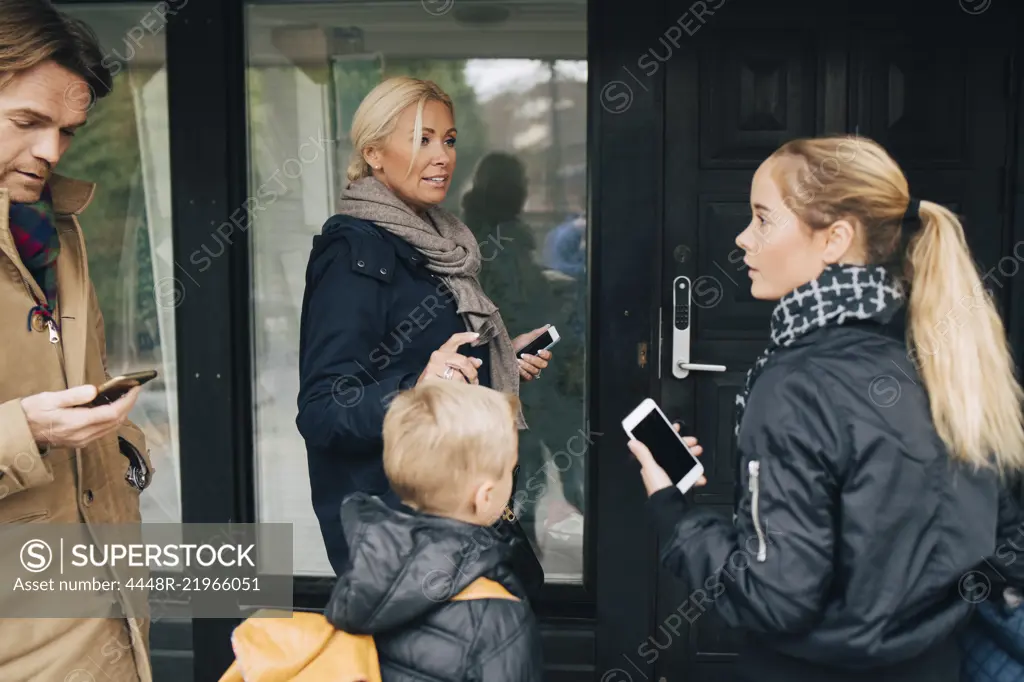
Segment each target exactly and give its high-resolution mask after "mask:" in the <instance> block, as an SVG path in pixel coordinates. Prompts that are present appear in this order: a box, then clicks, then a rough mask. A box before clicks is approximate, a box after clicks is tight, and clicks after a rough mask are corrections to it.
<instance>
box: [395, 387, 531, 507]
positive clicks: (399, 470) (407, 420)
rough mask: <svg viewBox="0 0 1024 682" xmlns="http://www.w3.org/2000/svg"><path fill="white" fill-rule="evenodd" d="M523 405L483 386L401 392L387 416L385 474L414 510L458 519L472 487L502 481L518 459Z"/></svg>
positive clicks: (508, 396) (511, 396)
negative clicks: (476, 483) (481, 480)
mask: <svg viewBox="0 0 1024 682" xmlns="http://www.w3.org/2000/svg"><path fill="white" fill-rule="evenodd" d="M518 412H519V399H518V398H517V397H516V396H514V395H511V394H508V393H502V392H500V391H496V390H493V389H490V388H485V387H483V386H474V385H470V384H463V383H456V382H452V381H443V382H442V381H436V382H428V383H425V384H423V385H421V386H417V387H415V388H412V389H410V390H408V391H404V392H403V393H401V394H399V395H398V396H397V397H396V398H395V400H394V401H393V402H392V403H391V406H390V408H389V409H388V412H387V414H386V415H385V416H384V472H385V473H386V474H387V477H388V480H389V481H390V483H391V489H392V490H394V491H395V494H397V495H398V497H399V498H400V499H401V500H402V501H403V502H404V503H405V504H407V505H409V506H411V507H413V508H415V509H418V510H420V511H425V512H431V513H439V514H445V513H452V512H455V511H457V510H459V509H460V508H461V507H462V506H463V505H465V503H466V501H467V500H466V497H465V495H466V492H467V485H468V484H470V483H473V482H474V479H478V478H491V479H500V478H501V477H502V476H503V475H504V474H505V471H506V469H508V468H509V466H510V465H511V463H512V462H514V461H515V458H516V454H517V451H518V442H519V432H518V429H517V428H516V415H517V414H518Z"/></svg>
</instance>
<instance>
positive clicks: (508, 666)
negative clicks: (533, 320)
mask: <svg viewBox="0 0 1024 682" xmlns="http://www.w3.org/2000/svg"><path fill="white" fill-rule="evenodd" d="M517 412H518V399H517V398H515V397H514V396H511V395H508V394H505V393H500V392H498V391H495V390H492V389H489V388H484V387H482V386H474V385H470V384H462V383H455V382H450V381H443V380H439V381H431V382H427V383H424V384H422V385H420V386H417V387H415V388H413V389H411V390H408V391H406V392H404V393H402V394H400V395H399V396H398V397H397V398H395V400H394V402H393V403H392V404H391V406H390V408H389V410H388V412H387V415H386V416H385V418H384V470H385V473H386V474H387V477H388V480H389V482H390V484H391V487H392V489H393V490H394V492H395V493H396V494H397V495H398V496H399V498H400V499H401V500H402V502H403V503H404V504H405V505H406V506H407V507H408V509H406V510H395V509H392V508H390V507H388V506H387V505H386V504H384V502H382V501H381V500H380V499H379V498H377V497H373V496H370V495H368V494H366V493H355V494H353V495H351V496H349V497H348V498H346V500H345V502H344V503H343V504H342V510H341V518H342V525H343V527H344V531H345V537H346V538H347V540H348V543H349V551H350V559H349V564H348V566H347V567H346V570H345V571H343V572H342V573H341V575H340V576H339V578H338V583H337V585H336V586H335V589H334V592H333V594H332V595H331V600H330V603H329V604H328V606H327V610H326V615H327V617H328V618H329V619H330V620H331V622H332V623H334V625H335V626H336V627H338V628H340V629H342V630H346V631H348V632H359V633H368V634H373V635H374V639H375V641H376V643H377V648H378V652H379V655H380V663H381V673H382V676H383V680H384V682H404V681H406V680H418V679H425V678H429V679H445V680H462V679H474V680H481V679H482V680H488V682H490V681H492V680H493V681H495V682H505V681H507V682H526V681H528V680H529V681H533V680H540V679H542V667H541V654H540V641H539V637H538V633H537V628H536V623H535V620H534V618H533V615H532V613H531V611H530V608H529V605H528V603H527V600H526V593H525V591H524V589H523V587H522V585H521V583H520V581H519V579H518V578H517V577H516V575H515V573H514V571H513V570H512V568H511V557H512V548H511V547H510V546H509V544H508V543H507V542H505V541H504V540H503V539H502V538H501V537H500V535H499V534H498V533H497V532H496V531H495V529H494V528H493V524H494V523H495V522H496V521H497V520H498V519H499V518H500V517H501V516H502V513H503V512H504V511H505V506H506V504H507V503H508V501H509V498H510V497H511V495H512V485H513V470H514V469H515V466H516V463H517V461H518V454H517V450H518V431H517V428H516V421H515V415H516V414H517ZM480 577H483V578H489V579H490V580H493V581H496V582H498V583H500V584H501V585H502V586H504V587H505V589H506V590H508V592H509V593H511V595H512V596H513V597H516V599H514V600H512V599H484V600H473V601H462V600H452V597H454V596H455V595H458V594H459V593H460V592H461V591H462V590H463V589H464V588H465V587H466V586H468V585H469V584H470V583H472V582H473V581H475V580H476V579H477V578H480Z"/></svg>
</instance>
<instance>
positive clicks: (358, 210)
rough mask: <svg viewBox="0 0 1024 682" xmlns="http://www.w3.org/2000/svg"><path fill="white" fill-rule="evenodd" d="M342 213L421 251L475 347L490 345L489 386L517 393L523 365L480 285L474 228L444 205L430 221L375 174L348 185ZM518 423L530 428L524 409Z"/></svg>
mask: <svg viewBox="0 0 1024 682" xmlns="http://www.w3.org/2000/svg"><path fill="white" fill-rule="evenodd" d="M338 213H341V214H343V215H349V216H352V217H353V218H360V219H362V220H368V221H370V222H372V223H375V224H376V225H378V226H379V227H382V228H384V229H385V230H387V231H388V232H390V233H391V234H393V235H395V236H396V237H398V238H400V239H402V240H404V241H406V242H408V243H409V244H410V245H412V246H413V248H415V249H416V250H417V251H419V252H420V253H422V254H423V256H424V257H425V258H426V259H427V269H428V270H430V271H431V272H434V273H436V274H438V275H439V276H441V277H442V278H443V279H444V281H445V283H446V284H447V285H448V288H449V289H450V290H451V292H452V295H453V296H454V297H455V303H456V306H457V308H456V312H458V314H459V315H462V317H463V319H464V320H465V322H466V328H467V329H468V330H469V331H474V332H478V333H479V334H480V339H479V340H478V341H476V342H475V343H474V345H482V344H485V343H486V344H488V345H489V347H490V361H491V363H490V367H491V387H492V388H494V389H495V390H498V391H502V392H503V393H511V394H513V395H515V396H518V395H519V363H518V362H517V361H516V354H515V350H514V349H513V347H512V338H511V337H510V336H509V333H508V330H507V329H506V328H505V322H504V321H503V320H502V319H501V314H500V313H499V312H498V307H497V306H496V305H494V303H493V302H492V301H491V299H490V298H488V297H487V294H485V293H484V290H483V288H481V286H480V280H479V274H480V266H481V262H482V261H481V258H480V246H479V245H478V244H477V242H476V238H475V237H474V236H473V232H472V231H471V230H470V229H469V228H468V227H467V226H466V225H465V224H464V223H463V222H462V221H461V220H459V219H458V218H457V217H455V216H454V215H453V214H452V213H450V212H448V211H446V210H445V209H443V208H441V207H440V206H433V207H431V208H429V209H427V217H428V218H429V219H430V222H427V221H426V220H424V219H423V218H421V217H419V216H418V215H416V213H415V212H414V211H413V210H412V209H411V208H409V207H408V206H406V205H405V203H404V202H403V201H401V200H400V199H399V198H398V197H396V196H395V195H394V193H392V192H391V190H390V189H388V188H387V187H386V186H385V185H384V184H383V183H382V182H380V181H379V180H377V179H376V178H374V177H366V178H361V179H359V180H356V181H355V182H352V183H351V184H349V186H348V187H347V188H346V189H345V190H344V191H343V192H342V193H341V200H340V201H339V203H338ZM431 223H433V225H431ZM517 421H518V425H519V428H520V429H523V428H526V420H525V419H524V418H523V413H522V410H521V409H520V411H519V414H518V415H517Z"/></svg>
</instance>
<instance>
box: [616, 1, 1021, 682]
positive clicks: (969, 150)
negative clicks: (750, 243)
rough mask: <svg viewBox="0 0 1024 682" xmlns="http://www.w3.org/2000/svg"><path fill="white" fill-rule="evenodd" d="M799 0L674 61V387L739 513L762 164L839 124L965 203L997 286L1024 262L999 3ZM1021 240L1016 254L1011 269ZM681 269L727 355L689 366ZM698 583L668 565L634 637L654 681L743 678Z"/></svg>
mask: <svg viewBox="0 0 1024 682" xmlns="http://www.w3.org/2000/svg"><path fill="white" fill-rule="evenodd" d="M709 4H712V3H709ZM794 4H795V3H792V2H779V1H776V0H772V1H771V2H764V1H762V2H759V3H757V4H756V5H754V4H753V3H742V2H734V3H729V4H725V5H724V6H723V7H721V8H720V9H719V10H718V11H717V12H716V13H715V14H714V16H707V17H705V20H706V21H705V23H704V24H703V25H702V26H701V27H700V29H699V31H698V32H696V33H695V34H694V35H693V36H692V37H690V38H689V39H688V42H687V43H686V44H685V45H684V46H683V49H682V50H679V51H676V53H675V55H674V56H673V57H672V59H671V60H669V61H667V62H665V64H664V65H663V66H664V67H665V68H666V74H665V78H666V81H665V149H666V153H665V165H664V168H665V171H664V173H665V175H664V182H665V189H664V197H665V204H664V225H663V228H664V229H663V241H662V245H661V246H662V253H663V256H662V262H661V268H662V278H661V295H660V298H661V300H660V305H661V308H660V330H661V334H660V335H661V339H662V343H661V346H660V347H661V352H660V367H659V373H660V383H659V385H660V387H661V391H660V396H659V397H660V400H661V404H662V405H663V407H664V408H665V410H666V413H667V414H668V415H669V416H670V417H674V418H678V419H683V420H685V421H686V422H687V425H688V428H687V429H686V430H687V431H688V432H691V433H694V434H695V435H697V436H698V437H699V438H700V440H701V441H702V443H703V445H704V450H705V455H704V465H705V468H706V470H707V475H708V480H709V484H708V485H707V486H706V487H705V488H703V489H701V490H700V491H699V492H696V493H695V494H694V495H693V496H694V498H695V501H696V502H697V503H698V504H700V505H704V506H708V507H713V508H718V509H720V510H721V511H722V513H723V514H731V508H732V503H733V481H734V472H735V468H736V464H735V459H734V452H733V449H734V439H733V435H732V424H733V417H734V412H733V404H734V398H735V395H736V392H737V391H738V390H739V389H740V388H741V387H742V385H743V382H744V378H745V374H746V371H747V369H748V368H749V367H750V364H751V362H752V361H753V359H754V358H755V357H756V356H757V354H758V353H759V351H760V350H761V349H762V348H763V347H764V344H765V342H766V340H767V331H768V318H769V315H770V312H771V309H772V304H771V303H769V302H762V301H756V300H754V299H753V298H752V297H751V296H750V290H749V278H748V276H747V273H746V269H745V267H744V266H743V263H742V259H743V252H742V251H741V250H739V249H738V248H737V247H736V246H735V243H734V240H735V238H736V235H737V234H738V233H739V232H740V231H741V230H742V229H743V228H744V227H745V226H746V225H747V223H748V222H749V220H750V217H751V211H750V208H749V186H750V181H751V178H752V175H753V173H754V171H755V170H756V168H757V167H758V165H759V164H760V163H761V161H763V160H764V158H765V157H766V156H768V155H769V154H770V153H771V152H772V151H773V150H774V149H776V148H777V147H778V146H779V145H781V144H782V143H783V142H785V141H786V140H788V139H791V138H794V137H801V136H813V135H818V134H823V133H849V134H859V135H863V136H867V137H870V138H873V139H875V140H877V141H879V142H881V143H882V144H883V145H884V146H886V148H887V149H889V151H890V153H891V154H892V155H893V156H894V157H895V158H896V159H897V161H898V162H899V163H900V164H901V165H902V166H903V168H904V169H905V172H906V173H907V175H908V178H909V182H910V186H911V191H912V192H913V193H914V194H915V195H917V196H919V197H921V198H924V199H929V200H933V201H938V202H940V203H944V204H946V205H947V206H949V207H951V208H953V209H954V210H956V211H957V212H959V213H961V214H962V215H964V216H965V218H966V229H967V231H968V239H969V241H970V244H971V246H972V248H973V249H974V254H975V256H976V259H977V260H978V262H979V265H980V266H981V267H982V271H983V272H988V271H989V270H990V269H991V268H995V270H994V272H993V273H992V275H990V277H989V279H988V280H987V283H988V284H989V285H990V288H991V289H992V290H994V291H996V292H997V294H1001V293H1002V292H1003V291H1008V286H1006V285H1007V283H1008V282H1007V280H1008V278H1009V277H1012V274H1011V270H1012V273H1013V274H1016V270H1017V268H1018V267H1019V266H1020V263H1019V262H1018V260H1019V259H1016V258H1014V257H1013V254H1012V252H1011V251H1010V250H1008V247H1009V238H1008V235H1009V228H1008V214H1007V206H1008V203H1007V199H1006V193H1005V192H1004V187H1005V184H1006V167H1007V164H1008V160H1007V157H1008V154H1009V153H1010V152H1009V151H1008V129H1009V119H1008V111H1009V105H1010V102H1009V91H1008V86H1007V84H1008V82H1009V79H1008V76H1009V73H1010V71H1009V68H1010V58H1011V50H1012V48H1011V43H1010V41H1009V40H1005V41H1000V40H999V38H998V36H1000V35H1001V34H1000V33H999V32H998V30H997V27H996V26H995V24H997V20H996V18H995V17H994V16H993V17H991V18H988V19H986V18H984V17H981V18H980V19H979V16H976V15H970V14H968V13H966V12H965V11H964V9H963V8H962V7H960V6H958V4H957V3H956V2H951V3H948V4H949V7H946V8H944V9H942V11H938V10H936V11H933V12H932V14H933V16H931V17H930V20H935V21H939V20H941V19H942V18H943V16H944V17H945V18H947V19H948V20H949V22H948V23H947V24H946V28H945V29H942V30H941V31H939V30H938V29H936V27H935V24H933V23H929V24H928V26H927V28H926V27H925V26H924V24H922V23H921V22H920V16H921V15H920V14H911V13H910V12H909V11H908V13H907V15H906V16H905V17H904V18H900V17H897V16H895V14H894V9H893V5H894V4H897V3H886V5H885V7H884V8H881V7H880V8H879V11H880V12H881V13H880V14H879V15H877V16H876V15H873V14H872V13H871V12H872V7H871V6H870V4H866V5H857V6H854V5H853V4H852V3H851V4H850V6H849V7H840V5H841V3H819V4H820V5H825V6H827V7H825V8H815V7H813V6H811V5H808V6H806V7H794ZM939 4H946V3H939ZM961 4H962V3H961ZM934 5H935V3H933V6H934ZM968 7H969V6H968ZM843 13H846V17H845V20H843V19H842V18H841V17H842V14H843ZM837 14H838V15H839V16H837ZM972 20H978V22H979V23H978V24H977V25H975V26H974V27H971V26H969V25H968V24H969V23H970V22H971V21H972ZM980 22H987V23H985V24H984V26H986V27H987V28H986V29H985V30H981V25H982V24H981V23H980ZM937 31H938V32H937ZM972 36H973V38H972ZM978 36H985V37H984V40H981V39H979V38H978ZM1006 255H1009V256H1010V257H1011V259H1012V260H1013V262H1012V263H1011V262H1010V261H1009V260H1004V261H1002V268H1003V270H1000V269H999V268H1000V258H1002V257H1003V256H1006ZM1003 271H1005V274H1002V273H1003ZM681 276H685V277H687V278H689V280H690V286H691V290H692V303H691V315H690V323H691V325H692V328H691V344H690V347H691V351H690V357H689V360H690V362H693V363H702V364H711V365H724V366H725V371H693V372H690V374H689V375H688V376H686V377H685V378H682V379H680V378H676V377H675V376H673V372H672V367H673V356H672V349H673V344H672V329H673V323H674V315H673V308H672V304H673V299H672V292H673V282H677V281H678V280H677V278H679V277H681ZM951 323H955V321H953V320H951ZM726 570H727V571H729V570H734V569H729V568H727V569H726ZM723 582H724V583H726V584H728V582H729V581H728V579H727V578H724V577H723ZM699 587H700V586H698V585H687V584H685V583H683V582H682V581H680V580H678V579H677V578H675V577H673V576H669V575H665V574H664V572H661V573H659V576H658V583H657V600H656V608H655V614H654V617H653V618H652V630H651V636H650V638H649V639H648V641H647V642H645V643H644V645H642V646H641V647H640V649H638V650H637V652H636V653H637V654H638V655H639V656H640V657H642V658H643V659H644V661H645V662H647V663H649V664H653V672H654V676H653V678H652V679H654V680H659V681H661V680H668V681H675V680H715V681H716V682H718V681H724V680H728V679H730V673H729V670H730V667H731V666H730V662H731V660H732V659H733V657H734V655H735V651H736V647H737V642H738V637H737V633H736V632H734V631H732V630H730V629H728V628H726V627H725V626H724V624H723V622H722V621H721V620H720V618H719V616H718V614H717V611H716V609H715V605H714V600H713V598H712V596H711V595H710V594H708V593H706V592H702V591H701V590H699V589H698V588H699Z"/></svg>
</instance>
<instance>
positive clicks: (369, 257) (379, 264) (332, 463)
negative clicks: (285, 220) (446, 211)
mask: <svg viewBox="0 0 1024 682" xmlns="http://www.w3.org/2000/svg"><path fill="white" fill-rule="evenodd" d="M464 331H466V326H465V322H464V321H463V319H462V317H461V316H460V315H458V314H457V313H456V311H455V302H454V298H453V297H452V294H451V292H450V291H449V290H448V289H447V287H446V286H445V285H444V283H443V281H442V280H441V279H440V278H438V277H436V276H435V275H433V274H432V273H430V272H429V271H428V270H427V269H426V267H425V266H424V257H423V255H422V254H421V253H419V251H417V250H416V249H414V248H413V247H412V246H411V245H409V244H408V243H407V242H405V241H404V240H402V239H399V238H398V237H395V236H394V235H392V234H391V233H389V232H387V231H385V230H383V229H380V228H378V227H377V226H376V225H374V224H373V223H370V222H367V221H364V220H358V219H355V218H352V217H350V216H344V215H336V216H334V217H332V218H331V219H330V220H328V221H327V222H326V223H325V224H324V226H323V229H322V230H321V234H319V235H317V236H316V237H314V238H313V248H312V252H311V253H310V256H309V264H308V266H307V268H306V288H305V293H304V294H303V301H302V317H301V327H300V330H299V398H298V408H299V412H298V417H297V419H296V425H297V426H298V429H299V432H300V433H301V434H302V437H303V438H304V439H305V442H306V454H307V458H308V461H309V480H310V485H311V487H312V497H313V509H314V511H315V512H316V515H317V519H318V520H319V521H320V530H321V532H322V533H323V537H324V543H325V545H326V547H327V554H328V557H329V558H330V561H331V566H332V567H333V568H334V571H335V573H338V574H340V573H341V572H342V571H343V569H344V567H345V562H346V560H347V557H348V549H347V546H346V544H345V540H344V537H343V535H342V528H341V516H340V513H341V512H340V510H341V502H342V500H343V499H344V498H345V496H347V495H348V494H349V493H353V492H356V491H362V492H367V493H370V494H372V495H380V496H382V497H383V499H384V500H385V502H387V503H388V504H389V505H391V506H393V507H396V508H397V507H399V506H400V503H399V501H398V499H397V497H396V496H395V495H394V493H393V492H391V490H390V488H389V486H388V481H387V478H386V477H385V475H384V465H383V460H382V453H383V440H382V432H383V427H384V412H385V410H386V409H387V406H388V405H389V404H390V402H391V400H392V399H393V398H394V396H395V395H396V394H397V393H398V392H399V391H401V390H403V389H406V388H410V387H412V386H413V385H414V384H415V383H416V380H417V378H419V375H420V373H421V372H422V371H423V368H424V367H426V365H427V361H428V360H429V358H430V354H431V353H433V352H434V351H435V350H437V349H438V348H439V347H440V346H441V344H443V343H444V342H445V341H447V340H448V338H449V337H451V335H452V334H456V333H458V332H464ZM459 352H461V353H462V354H464V355H469V356H472V357H478V358H480V359H481V360H482V361H483V365H481V367H480V368H479V369H478V373H479V376H480V383H481V385H484V386H488V385H490V362H489V353H488V349H487V347H486V346H481V347H479V348H472V347H470V346H469V345H465V346H463V347H462V348H460V349H459Z"/></svg>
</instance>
